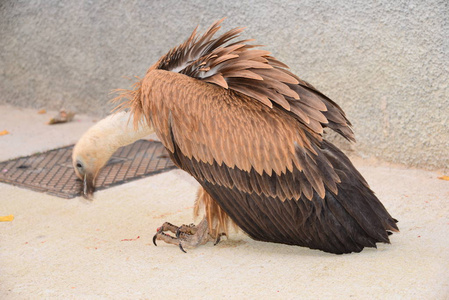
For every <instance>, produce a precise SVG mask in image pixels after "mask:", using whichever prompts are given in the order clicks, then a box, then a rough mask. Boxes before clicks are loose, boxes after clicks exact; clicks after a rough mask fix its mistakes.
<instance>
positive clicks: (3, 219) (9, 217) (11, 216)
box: [0, 215, 14, 222]
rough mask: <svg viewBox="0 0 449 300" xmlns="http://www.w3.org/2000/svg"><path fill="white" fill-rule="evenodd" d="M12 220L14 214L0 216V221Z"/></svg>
mask: <svg viewBox="0 0 449 300" xmlns="http://www.w3.org/2000/svg"><path fill="white" fill-rule="evenodd" d="M12 220H14V215H9V216H4V217H0V222H11V221H12Z"/></svg>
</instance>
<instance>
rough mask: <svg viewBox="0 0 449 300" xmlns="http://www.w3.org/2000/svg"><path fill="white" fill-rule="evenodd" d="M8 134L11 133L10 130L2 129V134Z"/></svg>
mask: <svg viewBox="0 0 449 300" xmlns="http://www.w3.org/2000/svg"><path fill="white" fill-rule="evenodd" d="M7 134H9V131H8V130H3V131H0V135H7Z"/></svg>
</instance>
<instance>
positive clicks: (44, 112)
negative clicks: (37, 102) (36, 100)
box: [37, 109, 47, 115]
mask: <svg viewBox="0 0 449 300" xmlns="http://www.w3.org/2000/svg"><path fill="white" fill-rule="evenodd" d="M37 113H38V114H40V115H42V114H46V113H47V111H46V110H45V109H41V110H39V111H38V112H37Z"/></svg>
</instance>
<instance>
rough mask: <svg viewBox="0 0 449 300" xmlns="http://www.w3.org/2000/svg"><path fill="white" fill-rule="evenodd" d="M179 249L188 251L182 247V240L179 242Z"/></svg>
mask: <svg viewBox="0 0 449 300" xmlns="http://www.w3.org/2000/svg"><path fill="white" fill-rule="evenodd" d="M179 249H181V251H182V252H184V253H187V252H186V250H184V248H182V244H181V242H179Z"/></svg>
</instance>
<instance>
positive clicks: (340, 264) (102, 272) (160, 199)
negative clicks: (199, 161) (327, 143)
mask: <svg viewBox="0 0 449 300" xmlns="http://www.w3.org/2000/svg"><path fill="white" fill-rule="evenodd" d="M51 116H52V113H47V114H46V115H38V114H37V113H36V111H35V110H31V109H18V108H13V107H10V106H0V131H2V130H5V129H6V130H8V131H9V132H10V134H8V135H6V136H0V159H1V160H5V159H9V158H12V157H17V156H20V155H27V154H32V153H34V152H37V151H43V150H48V149H53V148H56V147H60V146H64V145H68V144H70V143H74V142H75V141H76V140H77V139H78V138H79V137H80V135H81V134H82V133H83V132H84V131H85V130H86V129H87V128H88V127H89V126H91V125H92V124H93V121H92V118H90V117H87V116H76V117H75V121H74V122H72V123H68V124H61V125H55V126H48V125H45V124H44V123H45V121H47V120H48V119H49V118H50V117H51ZM356 165H357V167H358V168H359V170H360V171H361V173H362V174H363V175H364V176H365V178H366V179H367V180H368V182H369V183H370V185H371V187H372V189H373V190H374V191H376V193H377V195H378V196H379V198H380V199H381V201H382V202H383V203H384V205H385V206H386V207H387V209H388V210H389V212H390V213H391V214H392V215H393V216H394V217H395V218H397V219H398V220H399V221H400V222H399V227H400V229H401V232H400V233H399V234H394V235H393V236H392V237H391V242H392V244H389V245H386V244H379V246H378V249H365V250H364V251H363V252H362V253H358V254H348V255H332V254H327V253H324V252H321V251H317V250H310V249H307V248H301V247H295V246H286V245H278V244H270V243H263V242H256V241H253V240H251V239H250V238H248V237H247V236H245V235H244V234H242V233H235V234H233V235H232V236H231V238H230V239H229V240H226V239H225V240H224V241H223V242H221V243H220V244H218V245H217V246H213V245H212V244H210V243H209V244H207V245H205V246H202V247H200V248H198V249H192V250H188V253H187V254H184V253H182V252H181V251H180V250H179V249H178V248H177V247H175V246H172V245H165V244H162V242H160V245H159V246H158V247H155V246H154V245H153V244H152V242H151V239H152V236H153V234H154V233H155V230H156V228H157V227H158V226H160V225H161V224H162V223H163V222H164V221H170V222H172V223H175V224H182V223H187V224H189V223H191V222H192V221H193V217H192V206H193V200H194V197H195V192H196V189H197V186H198V185H197V183H196V182H195V181H194V180H193V179H192V178H190V177H189V176H188V175H186V174H185V173H183V172H182V171H180V170H174V171H171V172H167V173H163V174H159V175H156V176H153V177H148V178H145V179H141V180H138V181H133V182H131V183H128V184H124V185H121V186H117V187H114V188H110V189H107V190H103V191H99V192H97V193H96V195H95V199H94V201H93V202H89V201H86V200H84V199H82V198H74V199H71V200H67V199H61V198H57V197H54V196H50V195H46V194H41V193H38V192H34V191H30V190H26V189H22V188H17V187H14V186H11V185H7V184H0V216H4V215H9V214H13V215H14V216H15V219H14V220H13V221H12V222H0V299H53V298H58V299H190V298H192V299H204V298H206V299H212V298H213V299H222V298H234V299H255V298H258V299H449V205H448V200H449V181H444V180H440V179H438V178H437V177H438V176H441V175H442V174H439V173H438V172H429V171H424V170H416V169H406V168H403V167H397V166H391V165H387V164H373V163H372V162H367V161H365V160H360V159H357V160H356Z"/></svg>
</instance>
